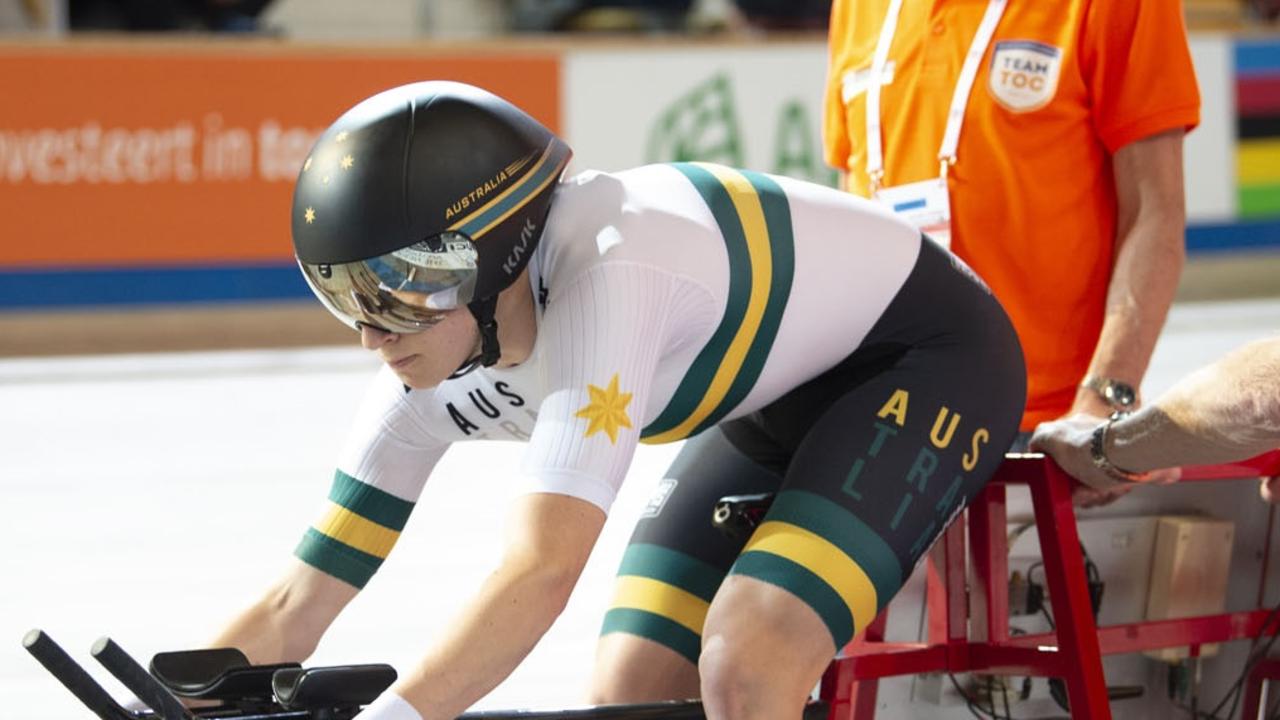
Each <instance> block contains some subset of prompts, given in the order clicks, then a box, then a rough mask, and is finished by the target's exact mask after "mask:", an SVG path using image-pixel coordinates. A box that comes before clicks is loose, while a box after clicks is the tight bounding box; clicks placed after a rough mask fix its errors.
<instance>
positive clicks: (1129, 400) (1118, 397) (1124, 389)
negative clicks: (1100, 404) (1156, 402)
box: [1104, 382, 1138, 408]
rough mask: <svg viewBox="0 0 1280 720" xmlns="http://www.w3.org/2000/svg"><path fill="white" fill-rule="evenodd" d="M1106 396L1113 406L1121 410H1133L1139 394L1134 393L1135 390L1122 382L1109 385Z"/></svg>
mask: <svg viewBox="0 0 1280 720" xmlns="http://www.w3.org/2000/svg"><path fill="white" fill-rule="evenodd" d="M1104 395H1105V396H1106V398H1107V400H1108V401H1109V402H1110V403H1111V404H1112V405H1114V406H1116V407H1119V408H1131V407H1133V403H1134V401H1136V400H1137V399H1138V394H1137V393H1135V392H1134V391H1133V388H1131V387H1129V386H1128V385H1126V384H1124V383H1122V382H1109V383H1107V387H1106V390H1105V392H1104Z"/></svg>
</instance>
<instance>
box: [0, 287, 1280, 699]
mask: <svg viewBox="0 0 1280 720" xmlns="http://www.w3.org/2000/svg"><path fill="white" fill-rule="evenodd" d="M1277 332H1280V301H1269V302H1250V303H1230V304H1227V303H1221V304H1211V305H1202V306H1185V307H1179V308H1176V309H1175V312H1174V315H1173V316H1172V318H1171V320H1170V323H1169V325H1168V327H1167V329H1166V333H1165V336H1164V338H1163V339H1162V341H1161V344H1160V346H1159V348H1158V349H1157V353H1156V359H1155V361H1154V363H1153V367H1152V371H1151V373H1150V375H1149V376H1148V382H1147V384H1146V386H1145V389H1146V392H1147V394H1148V396H1149V397H1150V396H1153V395H1152V394H1153V393H1157V392H1158V391H1160V390H1161V389H1163V388H1165V387H1167V386H1168V385H1169V384H1170V383H1171V382H1172V381H1173V379H1175V378H1177V377H1179V376H1181V375H1182V374H1184V373H1185V372H1187V371H1189V370H1191V369H1193V368H1195V367H1197V366H1199V365H1202V364H1204V363H1206V362H1209V361H1210V360H1212V359H1213V358H1215V357H1217V356H1219V355H1221V354H1222V353H1223V352H1225V351H1227V350H1229V349H1231V348H1233V347H1236V346H1238V345H1240V344H1242V343H1243V342H1245V341H1247V340H1250V339H1254V338H1258V337H1264V336H1266V335H1268V334H1275V333H1277ZM375 365H376V363H375V361H374V359H373V358H372V357H371V356H369V355H368V354H366V353H364V352H363V351H360V350H358V349H316V350H307V351H279V352H235V353H212V354H174V355H151V356H114V357H87V358H75V359H36V360H10V361H0V487H3V490H4V493H3V503H4V508H5V511H4V514H3V517H4V520H3V522H0V540H2V541H3V544H2V547H3V548H4V551H3V554H2V555H0V558H2V559H0V563H2V564H3V565H2V571H3V572H2V574H0V578H2V580H0V716H2V717H5V718H16V719H18V720H53V719H55V718H56V719H58V720H62V719H64V718H76V717H87V716H88V713H87V712H85V711H83V710H81V709H79V706H78V704H77V703H76V701H75V700H74V699H73V698H71V696H70V695H69V694H68V693H67V692H66V691H64V690H63V689H62V688H61V687H59V686H58V685H57V684H56V683H55V682H54V681H53V679H52V678H51V677H49V676H48V675H46V674H45V672H44V670H43V669H42V668H40V667H39V666H38V665H37V664H36V663H35V662H34V660H32V659H31V658H30V657H28V656H27V655H26V653H25V652H24V651H23V650H22V649H21V647H20V640H21V638H22V636H23V634H24V633H25V632H26V631H27V630H28V629H30V628H33V627H41V628H44V629H45V630H47V631H48V632H49V633H50V634H51V635H52V636H53V637H54V639H56V640H57V641H59V642H60V643H62V644H63V646H64V647H65V648H66V649H67V650H68V651H70V652H71V653H72V655H73V656H74V657H76V658H77V659H78V660H81V661H82V662H84V663H85V664H86V665H87V666H91V667H89V669H90V671H91V672H92V673H93V674H94V675H95V676H97V677H99V678H102V679H103V682H104V684H106V685H107V687H108V688H109V689H112V690H113V691H116V690H118V685H115V684H114V683H113V682H111V681H110V679H109V678H106V677H105V672H102V671H101V668H99V667H97V666H96V665H95V664H94V663H93V661H92V660H91V659H90V658H89V655H88V648H89V646H90V644H91V643H92V642H93V641H94V640H95V639H96V638H97V637H99V636H101V635H110V636H112V637H113V638H115V639H116V640H117V642H119V643H120V644H121V645H122V646H123V647H124V648H125V649H126V650H128V651H129V652H131V653H133V654H134V655H135V656H136V657H139V658H149V657H150V655H151V654H152V653H154V652H157V651H161V650H170V649H179V648H184V647H193V646H196V645H198V644H200V643H202V642H203V641H205V640H207V639H208V638H209V637H210V636H211V635H212V634H213V633H214V631H215V629H216V628H217V627H218V626H219V625H220V623H222V622H224V621H225V620H226V618H227V617H228V616H229V615H230V614H231V613H232V612H234V611H235V610H236V609H237V608H239V607H241V606H243V605H244V604H246V603H248V602H249V601H250V600H251V599H252V598H253V597H254V596H255V595H256V594H257V593H258V592H259V591H260V590H261V589H262V588H264V587H265V586H266V585H267V583H269V582H270V581H271V580H272V579H273V578H274V577H275V576H276V575H277V574H278V573H279V572H280V570H281V569H282V568H283V567H284V565H285V563H286V562H287V561H288V560H289V558H290V553H291V551H292V549H293V546H294V544H295V543H296V541H297V540H298V538H299V537H300V534H301V533H302V531H303V530H304V529H305V528H306V527H307V525H308V524H309V523H310V521H311V520H312V519H313V517H314V515H315V514H316V512H317V511H318V510H319V508H320V507H321V506H322V503H323V501H324V499H325V496H326V494H327V492H328V487H329V479H330V477H331V473H332V465H333V458H334V454H335V453H334V448H335V446H336V444H337V443H338V442H339V441H340V440H341V438H342V436H343V434H344V431H345V428H346V424H347V418H348V417H349V416H350V415H351V413H352V411H353V409H354V408H355V406H356V403H357V401H358V400H359V397H360V394H361V391H362V387H363V386H364V384H365V383H366V382H367V380H368V378H369V377H370V375H371V374H372V371H373V370H374V368H375ZM677 449H678V448H677V447H675V446H667V447H662V448H656V449H655V448H652V447H642V448H641V449H640V451H639V454H638V455H637V457H636V461H635V463H634V465H633V468H632V472H631V475H630V477H629V479H628V482H627V483H626V485H625V486H624V488H623V491H622V495H621V496H620V497H619V500H618V503H617V505H616V507H615V510H614V513H613V517H612V518H611V519H610V522H609V524H608V526H607V528H606V530H605V535H604V538H603V540H602V541H601V543H600V545H599V546H598V548H597V550H596V553H595V555H594V556H593V557H592V560H591V564H590V565H589V567H588V569H587V572H586V575H585V577H584V579H583V581H582V583H580V585H579V589H578V591H577V593H576V594H575V595H574V598H573V600H572V602H571V604H570V606H569V609H568V611H567V612H566V614H565V616H564V617H563V619H562V620H561V621H560V622H559V623H557V624H556V626H555V627H554V628H553V629H552V631H551V632H550V634H549V635H548V636H547V637H546V638H545V639H544V641H543V642H542V643H541V645H539V647H538V648H537V650H535V652H534V654H533V655H532V656H531V657H530V658H529V660H528V661H526V662H525V663H524V665H523V666H522V667H521V668H520V669H519V670H518V671H517V672H516V674H515V675H513V676H512V677H511V678H510V679H509V680H508V681H507V682H506V683H504V684H503V685H502V686H501V687H499V688H498V690H496V691H495V692H494V693H492V694H491V695H490V697H488V698H486V699H485V700H484V701H483V703H482V704H481V707H488V708H492V707H500V706H501V707H512V706H527V707H554V706H560V705H566V704H572V703H574V702H576V701H577V700H578V699H579V698H580V697H581V691H582V688H583V686H584V682H585V679H586V677H587V675H588V671H589V667H590V664H591V658H592V651H593V644H594V638H595V633H596V628H597V627H598V625H599V621H600V618H601V616H602V614H603V611H604V608H605V606H606V604H607V601H608V598H609V596H610V593H611V581H610V578H611V576H612V575H613V572H614V567H615V564H616V562H617V559H618V557H619V555H620V552H621V549H622V547H623V546H624V544H625V542H626V539H627V537H628V535H629V533H630V526H631V523H632V522H633V521H634V518H635V516H636V514H637V512H638V510H639V506H640V505H641V504H642V503H643V501H644V499H645V497H646V496H647V493H648V491H649V489H650V488H651V487H652V485H653V483H654V482H656V480H657V479H658V478H660V477H661V474H662V471H663V470H664V469H665V467H666V465H667V463H668V462H669V460H670V459H671V457H673V456H674V454H675V451H676V450H677ZM520 450H521V446H519V445H516V444H510V443H502V444H498V443H471V444H468V445H465V446H461V447H458V448H455V449H454V450H453V451H451V453H450V454H449V455H448V456H447V457H446V459H445V461H444V462H443V463H442V464H441V465H440V467H439V468H438V469H437V471H436V473H435V476H434V477H433V478H432V480H431V482H430V483H428V486H427V491H426V493H425V494H424V495H423V498H422V501H421V502H420V503H419V504H418V508H417V510H416V511H415V512H414V515H413V518H412V519H411V520H410V522H409V526H408V527H407V528H406V530H405V533H404V536H403V537H402V539H401V542H400V544H399V546H398V547H397V549H396V551H395V552H394V553H393V555H392V558H391V560H390V561H389V562H388V563H387V564H386V566H384V568H383V570H382V571H381V572H380V573H379V574H378V575H377V576H376V577H375V579H374V580H373V582H372V583H371V584H370V586H369V587H368V588H367V589H366V591H365V592H364V593H362V595H361V597H359V598H358V599H357V600H356V602H355V603H354V604H353V605H352V607H351V608H350V609H349V610H348V612H347V613H346V614H345V615H344V616H343V617H342V618H341V619H340V620H339V622H338V623H337V624H336V625H335V626H334V628H333V629H332V631H331V632H330V633H329V636H328V638H327V639H326V641H325V642H324V643H323V644H322V645H321V648H320V650H319V652H318V653H317V654H316V656H315V657H314V658H313V659H312V662H313V663H316V664H326V663H356V662H389V663H391V664H393V665H395V666H396V667H397V668H400V669H402V670H403V669H406V668H408V667H409V666H410V665H411V664H412V663H413V662H414V660H415V658H416V657H417V656H418V655H419V653H420V652H421V651H422V649H423V648H424V646H426V644H427V643H429V642H430V641H431V638H432V637H433V636H435V635H436V634H437V633H438V632H439V630H440V628H441V627H443V626H444V625H445V624H446V623H447V622H448V621H449V618H450V616H451V615H452V614H453V613H454V612H455V611H456V609H457V608H458V606H459V604H460V603H461V602H462V601H463V600H464V598H466V597H467V595H468V594H469V591H470V589H471V588H473V587H475V586H476V585H477V584H478V583H479V582H480V580H481V579H482V578H483V577H484V575H485V574H486V573H487V571H488V569H489V568H490V567H491V565H492V563H493V561H494V560H495V558H496V553H497V550H498V548H499V547H500V540H501V533H502V516H503V508H502V504H503V503H502V502H499V501H498V500H499V499H502V498H505V494H504V493H502V492H495V486H500V485H501V484H502V483H504V482H505V479H506V477H507V476H508V474H509V472H510V469H511V468H514V467H515V466H516V463H517V460H518V457H519V452H520ZM708 514H709V513H708ZM904 600H910V598H909V597H907V598H904ZM913 607H914V606H913ZM905 614H906V613H903V615H905ZM910 614H911V616H912V617H913V618H914V616H915V611H914V610H912V611H911V613H910ZM1211 694H1212V695H1214V697H1215V698H1216V696H1217V695H1218V694H1220V693H1218V692H1214V693H1211ZM896 710H897V712H894V713H891V715H892V716H894V717H937V716H939V715H937V714H936V713H937V710H936V708H929V709H926V708H925V707H923V706H921V707H920V709H919V711H918V712H916V711H914V710H913V711H912V712H910V713H909V714H908V713H907V712H906V708H904V707H901V706H899V707H898V708H896ZM959 713H960V714H954V713H950V712H948V713H947V716H948V717H951V716H955V717H967V716H968V715H967V713H965V711H964V710H963V709H959Z"/></svg>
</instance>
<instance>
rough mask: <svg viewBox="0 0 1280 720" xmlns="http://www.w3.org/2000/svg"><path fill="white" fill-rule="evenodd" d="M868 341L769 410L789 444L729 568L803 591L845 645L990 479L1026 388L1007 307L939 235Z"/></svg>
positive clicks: (767, 419) (766, 421) (767, 416)
mask: <svg viewBox="0 0 1280 720" xmlns="http://www.w3.org/2000/svg"><path fill="white" fill-rule="evenodd" d="M869 339H870V340H871V342H869V343H868V344H866V345H865V346H864V348H863V349H862V350H861V351H860V352H859V353H854V355H852V356H851V357H850V364H849V367H846V368H836V369H835V370H834V371H833V373H832V374H830V376H829V377H827V378H819V382H817V383H816V384H810V385H807V386H803V387H801V388H797V390H796V391H795V392H793V393H792V394H790V395H788V396H785V397H783V398H782V399H780V400H779V401H777V402H775V403H773V404H771V405H770V406H769V407H767V408H765V410H764V411H762V413H761V414H762V416H763V425H764V429H765V430H766V431H768V432H770V433H771V434H773V435H774V436H775V437H778V438H781V439H783V440H785V443H784V444H792V445H794V447H795V452H794V455H793V456H792V459H791V463H790V465H789V467H788V468H787V473H786V477H785V480H784V482H783V485H782V487H781V489H780V491H779V493H778V496H777V498H776V499H775V501H774V504H773V507H772V508H771V509H770V511H769V513H768V515H766V517H765V522H764V524H762V525H761V527H760V528H759V530H758V531H757V532H756V533H755V535H753V536H752V538H751V541H750V542H749V543H748V544H747V546H746V547H745V548H744V551H743V553H742V555H741V557H740V558H739V559H738V561H737V562H736V563H735V564H734V566H733V570H732V572H733V573H735V574H742V575H747V576H750V577H754V578H757V579H759V580H763V581H765V582H768V583H771V584H774V585H778V586H781V587H782V588H784V589H786V590H788V591H790V592H792V593H793V594H795V595H797V596H799V597H800V599H801V600H803V601H804V602H805V603H807V604H808V605H809V606H810V607H812V608H813V609H814V610H815V611H816V612H817V613H818V615H820V616H821V617H822V620H823V622H824V623H825V624H826V625H827V629H828V630H829V631H830V632H831V635H832V639H833V640H834V643H835V646H836V647H837V648H839V647H841V646H842V645H844V644H845V643H846V642H848V641H849V640H850V639H852V637H853V636H854V635H855V634H856V633H857V632H859V631H861V630H862V629H863V628H865V627H866V625H867V624H869V623H870V622H871V621H872V620H873V619H874V618H875V615H876V614H877V613H878V611H879V610H880V609H881V608H882V607H883V606H884V605H885V604H887V603H888V601H889V599H890V598H891V597H892V596H893V595H894V594H895V593H896V592H897V591H898V589H899V588H900V587H901V585H902V582H903V581H904V579H905V578H906V577H907V576H908V575H909V574H910V572H911V570H912V568H913V567H914V565H915V563H916V562H917V561H918V560H919V558H920V557H921V556H922V555H923V554H924V552H925V551H926V550H927V549H928V548H929V546H930V545H931V544H932V542H933V541H934V539H935V538H937V537H938V535H939V534H940V533H941V531H942V529H943V528H944V527H945V526H946V524H947V523H948V522H949V521H950V520H951V518H952V517H953V516H954V515H955V513H957V512H958V511H959V510H960V509H961V508H963V506H964V505H965V504H966V503H967V502H968V501H969V500H970V499H972V497H973V496H974V495H975V494H976V493H977V492H978V490H980V489H981V488H982V486H983V485H984V484H985V483H986V481H987V480H988V479H989V478H990V476H991V474H992V473H993V472H994V471H995V468H996V467H997V466H998V465H999V463H1000V462H1001V461H1002V459H1003V451H1004V449H1005V448H1006V447H1008V446H1009V443H1010V441H1011V440H1012V438H1013V436H1014V434H1015V432H1016V431H1017V426H1018V421H1019V418H1020V416H1021V412H1022V406H1023V401H1024V395H1025V374H1024V368H1023V364H1022V354H1021V349H1020V347H1019V346H1018V343H1017V338H1016V335H1014V333H1013V329H1012V326H1011V325H1010V324H1009V322H1008V319H1007V317H1006V316H1005V315H1004V312H1003V310H1001V309H1000V307H999V305H998V304H997V303H996V302H995V300H994V299H993V298H991V296H990V295H989V293H987V292H986V291H985V289H984V288H982V287H981V286H980V285H979V284H978V283H977V282H975V281H974V280H973V279H972V278H971V277H969V276H967V275H966V274H964V273H963V272H962V269H961V268H959V267H958V266H954V265H953V264H952V261H951V259H950V257H949V256H947V255H946V254H945V253H943V252H942V251H941V250H939V249H937V248H935V247H933V246H932V245H931V244H928V243H927V244H926V247H925V250H924V251H923V252H922V256H921V260H920V261H919V263H918V265H917V268H916V270H915V271H913V274H912V276H911V277H910V278H909V279H908V283H907V285H906V286H904V289H903V291H902V292H900V293H899V297H898V298H897V299H895V301H894V302H893V303H892V304H891V305H890V307H889V309H888V310H886V314H885V316H884V317H882V319H881V323H880V324H878V325H877V326H876V328H874V329H873V330H872V333H871V336H870V338H869ZM859 368H862V370H859ZM865 368H872V369H873V370H874V372H873V373H870V374H867V373H866V372H865ZM842 373H843V374H842ZM842 378H843V381H847V382H846V384H845V385H844V386H843V387H841V385H840V384H839V382H836V381H837V380H841V379H842ZM815 412H816V413H818V414H817V415H816V417H815V416H814V413H815Z"/></svg>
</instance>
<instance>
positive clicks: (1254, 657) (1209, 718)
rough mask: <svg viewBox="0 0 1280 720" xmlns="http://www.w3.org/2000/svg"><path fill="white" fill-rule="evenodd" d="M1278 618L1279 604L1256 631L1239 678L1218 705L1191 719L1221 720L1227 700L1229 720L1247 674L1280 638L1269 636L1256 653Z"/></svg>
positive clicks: (1240, 694)
mask: <svg viewBox="0 0 1280 720" xmlns="http://www.w3.org/2000/svg"><path fill="white" fill-rule="evenodd" d="M1278 617H1280V603H1277V604H1276V606H1275V607H1273V608H1272V609H1271V612H1269V613H1268V614H1267V617H1266V619H1265V620H1263V621H1262V627H1260V628H1259V629H1258V634H1257V635H1256V636H1254V638H1253V640H1252V641H1251V642H1250V643H1249V655H1248V657H1247V659H1246V660H1245V664H1244V669H1243V670H1241V671H1240V676H1239V677H1237V678H1236V681H1235V682H1234V683H1232V685H1231V687H1230V688H1228V689H1227V692H1226V694H1225V695H1223V696H1222V699H1221V700H1219V701H1218V704H1217V705H1215V706H1214V708H1213V709H1212V710H1210V711H1209V712H1207V713H1201V714H1200V715H1199V717H1198V718H1193V720H1199V718H1204V719H1205V720H1223V718H1219V717H1218V711H1219V710H1221V709H1222V708H1223V706H1224V705H1226V704H1227V701H1229V700H1230V701H1231V709H1230V710H1228V711H1227V716H1226V720H1230V718H1231V716H1232V715H1234V714H1235V711H1236V707H1237V706H1238V705H1239V703H1240V698H1241V697H1242V696H1243V695H1244V684H1245V682H1247V681H1248V679H1249V673H1250V672H1252V671H1253V668H1254V667H1255V666H1256V665H1257V664H1258V662H1259V661H1261V660H1262V658H1264V657H1266V655H1267V653H1268V652H1270V651H1271V646H1272V645H1274V644H1275V642H1276V639H1277V638H1280V635H1271V637H1269V638H1268V639H1267V642H1266V645H1264V646H1263V647H1262V649H1261V651H1260V652H1259V651H1258V643H1259V641H1260V640H1261V639H1262V636H1264V635H1266V634H1267V628H1268V627H1270V626H1271V624H1272V622H1273V621H1274V620H1276V619H1277V618H1278Z"/></svg>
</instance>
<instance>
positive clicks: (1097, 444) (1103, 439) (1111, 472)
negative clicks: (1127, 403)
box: [1089, 413, 1151, 483]
mask: <svg viewBox="0 0 1280 720" xmlns="http://www.w3.org/2000/svg"><path fill="white" fill-rule="evenodd" d="M1123 417H1125V415H1124V414H1123V413H1114V414H1112V415H1111V417H1109V418H1107V419H1106V421H1105V422H1102V423H1099V424H1098V426H1097V427H1096V428H1094V429H1093V434H1092V435H1091V436H1090V438H1089V456H1090V458H1092V460H1093V465H1094V467H1096V468H1098V469H1099V470H1101V471H1103V472H1104V473H1106V474H1107V477H1109V478H1111V479H1113V480H1116V481H1118V482H1122V483H1140V482H1145V481H1146V479H1147V478H1148V477H1149V476H1150V475H1151V473H1136V472H1132V471H1130V470H1125V469H1123V468H1120V467H1116V465H1115V464H1114V463H1112V462H1111V459H1110V458H1108V457H1107V433H1108V432H1109V431H1110V430H1111V426H1112V425H1114V424H1115V423H1116V421H1117V420H1120V419H1121V418H1123Z"/></svg>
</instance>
